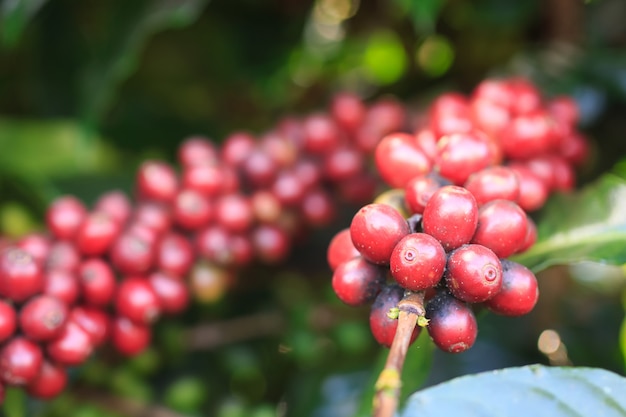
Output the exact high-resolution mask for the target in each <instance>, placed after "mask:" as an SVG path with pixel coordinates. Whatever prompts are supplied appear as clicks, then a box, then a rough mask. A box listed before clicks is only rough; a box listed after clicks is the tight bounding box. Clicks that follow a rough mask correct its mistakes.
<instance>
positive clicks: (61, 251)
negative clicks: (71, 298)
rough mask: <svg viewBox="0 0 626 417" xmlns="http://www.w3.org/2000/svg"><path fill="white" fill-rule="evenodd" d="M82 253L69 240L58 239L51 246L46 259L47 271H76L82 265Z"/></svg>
mask: <svg viewBox="0 0 626 417" xmlns="http://www.w3.org/2000/svg"><path fill="white" fill-rule="evenodd" d="M80 260H81V255H80V253H78V250H77V249H76V246H74V245H73V244H72V243H70V242H67V241H62V240H58V241H56V242H53V243H52V245H51V246H50V253H49V254H48V259H47V260H46V264H45V269H46V270H47V271H57V270H59V271H66V272H70V273H73V272H76V270H77V269H78V265H80Z"/></svg>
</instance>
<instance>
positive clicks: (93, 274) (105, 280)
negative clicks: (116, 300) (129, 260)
mask: <svg viewBox="0 0 626 417" xmlns="http://www.w3.org/2000/svg"><path fill="white" fill-rule="evenodd" d="M78 279H79V282H80V288H81V293H82V295H83V300H84V301H85V302H86V303H88V304H91V305H94V306H106V305H107V304H109V302H110V301H111V300H112V299H113V294H114V293H115V286H116V278H115V274H114V272H113V269H112V268H111V266H110V264H109V263H107V262H106V261H104V260H102V259H100V258H91V259H86V260H84V261H83V262H81V264H80V266H79V268H78Z"/></svg>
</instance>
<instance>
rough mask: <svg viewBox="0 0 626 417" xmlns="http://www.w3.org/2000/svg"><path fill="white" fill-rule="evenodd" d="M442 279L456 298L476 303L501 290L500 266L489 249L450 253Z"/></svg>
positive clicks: (475, 247)
mask: <svg viewBox="0 0 626 417" xmlns="http://www.w3.org/2000/svg"><path fill="white" fill-rule="evenodd" d="M444 278H445V280H446V285H447V287H448V289H449V290H450V292H451V293H452V295H454V296H455V297H456V298H458V299H459V300H462V301H466V302H468V303H478V302H481V301H485V300H488V299H489V298H491V297H493V296H494V295H496V293H497V292H498V291H500V288H502V265H501V264H500V260H499V259H498V257H497V256H496V254H494V253H493V251H491V250H490V249H488V248H486V247H484V246H482V245H475V244H469V245H463V246H461V247H460V248H458V249H455V250H454V251H452V252H451V253H450V256H449V257H448V263H447V264H446V272H445V274H444Z"/></svg>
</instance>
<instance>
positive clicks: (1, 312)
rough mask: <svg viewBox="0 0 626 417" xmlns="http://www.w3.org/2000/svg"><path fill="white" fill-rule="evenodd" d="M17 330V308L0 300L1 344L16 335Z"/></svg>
mask: <svg viewBox="0 0 626 417" xmlns="http://www.w3.org/2000/svg"><path fill="white" fill-rule="evenodd" d="M16 328H17V314H16V313H15V307H13V306H12V305H11V304H9V303H7V302H6V301H2V300H0V343H2V342H4V341H5V340H7V339H8V338H9V337H11V336H12V335H13V334H14V333H15V329H16Z"/></svg>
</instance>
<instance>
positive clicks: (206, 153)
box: [178, 136, 218, 167]
mask: <svg viewBox="0 0 626 417" xmlns="http://www.w3.org/2000/svg"><path fill="white" fill-rule="evenodd" d="M178 161H179V162H180V164H181V165H183V166H184V167H190V166H196V165H212V164H214V163H216V162H217V161H218V150H217V148H216V147H215V145H214V144H213V143H212V142H210V141H209V139H208V138H206V137H203V136H191V137H189V138H187V139H185V140H184V141H183V143H181V144H180V146H179V147H178Z"/></svg>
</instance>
